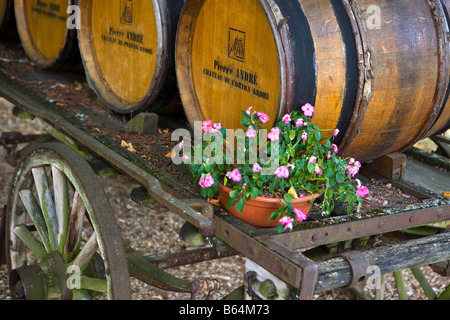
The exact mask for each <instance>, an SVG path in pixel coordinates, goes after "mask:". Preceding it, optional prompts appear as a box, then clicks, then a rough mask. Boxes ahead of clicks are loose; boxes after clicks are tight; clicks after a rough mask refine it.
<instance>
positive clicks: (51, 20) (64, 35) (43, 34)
mask: <svg viewBox="0 0 450 320" xmlns="http://www.w3.org/2000/svg"><path fill="white" fill-rule="evenodd" d="M74 4H75V0H15V17H16V22H17V31H18V32H19V36H20V40H21V42H22V46H23V48H24V50H25V53H26V54H27V56H28V57H29V58H30V60H31V61H32V62H33V63H35V64H36V65H37V66H39V67H41V68H55V69H56V68H65V67H72V66H74V65H76V64H77V63H79V50H78V43H77V30H76V28H75V27H71V28H68V19H69V17H71V15H69V14H68V13H67V11H68V8H69V6H72V5H74ZM71 14H72V12H71Z"/></svg>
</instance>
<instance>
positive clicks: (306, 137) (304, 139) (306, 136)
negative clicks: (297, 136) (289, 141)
mask: <svg viewBox="0 0 450 320" xmlns="http://www.w3.org/2000/svg"><path fill="white" fill-rule="evenodd" d="M302 139H303V141H306V139H308V134H307V133H306V132H303V133H302Z"/></svg>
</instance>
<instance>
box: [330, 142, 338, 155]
mask: <svg viewBox="0 0 450 320" xmlns="http://www.w3.org/2000/svg"><path fill="white" fill-rule="evenodd" d="M331 145H332V146H333V150H334V152H335V153H338V152H339V148H338V146H337V145H335V144H334V143H332V144H331Z"/></svg>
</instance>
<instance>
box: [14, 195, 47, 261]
mask: <svg viewBox="0 0 450 320" xmlns="http://www.w3.org/2000/svg"><path fill="white" fill-rule="evenodd" d="M19 196H20V199H21V200H22V203H23V205H24V206H25V209H26V210H27V212H28V215H29V216H30V218H31V220H32V221H33V223H34V226H35V227H36V230H37V232H38V233H39V236H40V237H41V240H42V243H43V245H44V247H45V249H46V250H47V252H50V251H51V246H50V241H49V237H48V231H47V225H46V223H45V219H44V217H43V215H42V211H41V208H40V207H39V204H38V203H37V201H36V198H35V197H34V195H33V193H32V192H31V190H29V189H25V190H21V191H19Z"/></svg>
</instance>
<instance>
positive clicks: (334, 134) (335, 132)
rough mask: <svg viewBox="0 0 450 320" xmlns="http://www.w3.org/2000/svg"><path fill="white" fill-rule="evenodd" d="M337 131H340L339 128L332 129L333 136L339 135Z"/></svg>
mask: <svg viewBox="0 0 450 320" xmlns="http://www.w3.org/2000/svg"><path fill="white" fill-rule="evenodd" d="M339 132H340V130H339V129H336V130H334V132H333V136H335V137H337V136H338V135H339Z"/></svg>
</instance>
